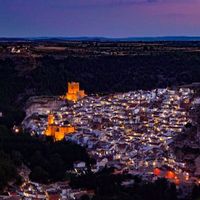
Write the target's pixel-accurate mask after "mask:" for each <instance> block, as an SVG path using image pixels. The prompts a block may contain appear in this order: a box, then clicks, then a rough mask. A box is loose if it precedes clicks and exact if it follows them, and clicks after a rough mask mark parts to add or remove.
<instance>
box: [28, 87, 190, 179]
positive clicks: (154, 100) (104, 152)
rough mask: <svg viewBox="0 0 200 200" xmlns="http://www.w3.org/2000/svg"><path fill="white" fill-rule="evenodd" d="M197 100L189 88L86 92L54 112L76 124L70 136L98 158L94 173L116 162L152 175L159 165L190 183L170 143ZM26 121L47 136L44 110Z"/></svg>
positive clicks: (119, 167) (61, 121)
mask: <svg viewBox="0 0 200 200" xmlns="http://www.w3.org/2000/svg"><path fill="white" fill-rule="evenodd" d="M192 101H193V90H191V89H189V88H180V89H177V90H171V89H155V90H151V91H143V90H138V91H133V92H128V93H121V94H113V95H107V96H98V95H96V96H87V97H84V98H83V99H81V100H79V101H78V102H76V103H73V104H72V105H71V106H68V105H62V106H61V107H60V109H57V110H56V111H54V116H55V123H56V124H58V125H62V124H65V123H66V122H69V123H70V124H72V125H73V126H74V127H75V132H74V133H72V134H69V135H67V136H66V137H65V139H66V140H70V141H74V142H76V143H78V144H80V145H82V146H85V147H86V148H87V151H88V153H89V154H90V155H91V156H92V157H93V158H95V159H96V161H97V163H96V165H95V166H93V171H98V170H100V169H101V168H103V167H105V166H112V167H115V168H116V169H117V170H118V171H119V172H120V171H121V172H122V171H128V172H129V173H140V174H146V175H148V174H152V172H153V170H154V169H156V168H159V169H160V170H163V171H169V170H171V171H173V173H175V174H176V180H177V179H178V180H182V181H187V180H188V179H189V178H188V176H189V175H188V173H187V169H186V167H185V164H184V163H180V162H177V161H176V157H175V156H174V154H173V152H172V151H171V149H170V148H169V145H170V143H171V142H172V141H173V137H174V136H175V135H176V134H178V133H179V132H181V131H182V129H183V127H184V125H186V124H187V123H188V121H189V116H188V109H189V107H190V105H191V102H192ZM30 122H31V123H30ZM26 124H29V126H28V128H29V129H30V127H31V131H32V132H35V133H38V134H44V131H45V128H46V126H47V118H46V117H44V116H42V115H41V114H40V115H38V116H37V119H35V118H34V119H33V118H29V123H28V122H26ZM161 174H162V173H161Z"/></svg>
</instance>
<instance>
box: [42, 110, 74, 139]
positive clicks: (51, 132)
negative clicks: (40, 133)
mask: <svg viewBox="0 0 200 200" xmlns="http://www.w3.org/2000/svg"><path fill="white" fill-rule="evenodd" d="M73 132H75V128H74V127H73V126H71V125H70V124H67V125H62V126H61V125H56V124H55V122H54V115H53V114H49V116H48V125H47V129H46V130H45V135H46V136H51V137H53V138H54V139H55V141H60V140H62V139H64V137H65V136H66V135H67V134H70V133H73Z"/></svg>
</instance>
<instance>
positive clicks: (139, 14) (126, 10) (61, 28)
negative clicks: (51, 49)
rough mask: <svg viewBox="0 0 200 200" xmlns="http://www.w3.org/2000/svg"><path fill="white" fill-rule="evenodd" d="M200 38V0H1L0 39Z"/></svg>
mask: <svg viewBox="0 0 200 200" xmlns="http://www.w3.org/2000/svg"><path fill="white" fill-rule="evenodd" d="M177 35H178V36H200V0H0V37H24V36H73V37H76V36H107V37H135V36H177Z"/></svg>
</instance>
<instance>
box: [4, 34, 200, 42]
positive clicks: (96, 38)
mask: <svg viewBox="0 0 200 200" xmlns="http://www.w3.org/2000/svg"><path fill="white" fill-rule="evenodd" d="M17 40H23V41H37V40H44V41H48V40H58V41H59V40H60V41H62V40H63V41H77V40H80V41H200V36H179V35H177V36H133V37H131V36H130V37H109V36H108V37H107V36H19V37H10V36H5V37H4V36H0V42H2V41H17Z"/></svg>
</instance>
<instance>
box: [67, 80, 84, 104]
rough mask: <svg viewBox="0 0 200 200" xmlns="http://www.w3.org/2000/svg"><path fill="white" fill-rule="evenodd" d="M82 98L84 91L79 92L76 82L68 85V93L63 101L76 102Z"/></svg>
mask: <svg viewBox="0 0 200 200" xmlns="http://www.w3.org/2000/svg"><path fill="white" fill-rule="evenodd" d="M84 96H86V95H85V91H84V90H80V86H79V83H77V82H71V83H70V82H69V83H68V91H67V93H66V96H65V99H67V100H69V101H74V102H76V101H78V100H79V99H81V98H83V97H84Z"/></svg>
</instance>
